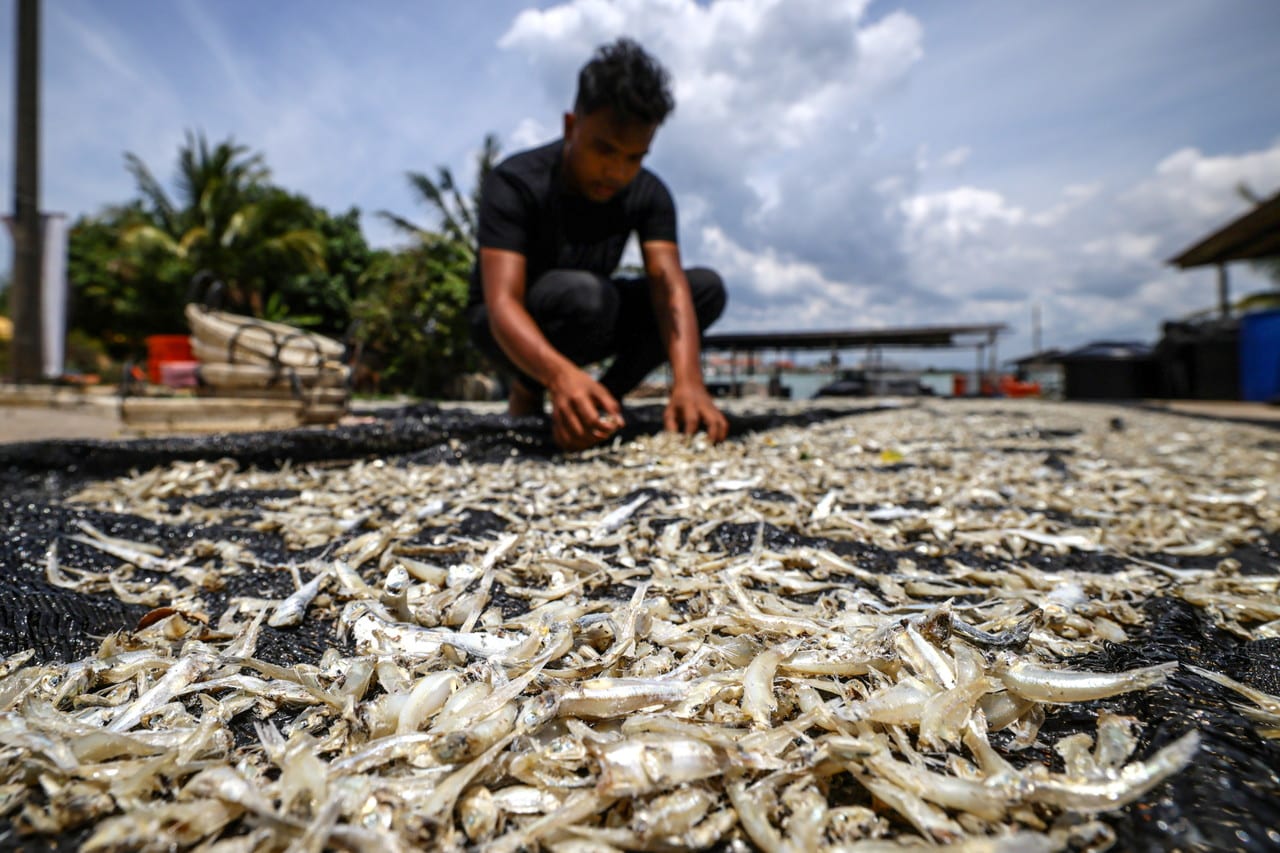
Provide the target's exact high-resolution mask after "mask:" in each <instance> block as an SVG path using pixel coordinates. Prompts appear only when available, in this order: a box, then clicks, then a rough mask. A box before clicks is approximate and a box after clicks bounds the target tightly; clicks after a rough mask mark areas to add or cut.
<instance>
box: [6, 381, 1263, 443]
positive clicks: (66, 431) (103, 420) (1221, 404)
mask: <svg viewBox="0 0 1280 853" xmlns="http://www.w3.org/2000/svg"><path fill="white" fill-rule="evenodd" d="M643 402H644V403H651V402H658V401H652V400H645V401H643ZM721 402H722V403H723V404H724V406H725V408H726V409H737V408H755V407H758V406H761V405H765V406H767V405H769V404H770V402H780V401H768V400H765V399H763V398H761V399H758V400H757V399H752V400H750V401H748V400H741V401H737V400H732V401H721ZM827 402H828V403H829V402H830V401H827ZM355 405H356V407H357V408H361V409H368V408H370V407H374V406H378V405H388V404H378V403H367V402H365V401H357V402H356V403H355ZM397 405H399V404H397ZM441 405H442V407H446V408H455V407H461V408H467V409H469V410H471V411H474V412H484V413H497V412H501V411H503V410H504V409H505V404H502V403H442V404H441ZM789 405H797V404H795V403H792V404H789ZM1142 405H1143V406H1144V407H1146V408H1155V409H1160V410H1163V411H1169V412H1176V413H1179V414H1185V415H1189V416H1193V417H1207V418H1214V419H1222V420H1233V421H1244V422H1249V423H1259V424H1268V425H1269V424H1274V425H1275V426H1276V427H1280V406H1271V405H1265V404H1262V403H1244V402H1239V401H1230V400H1223V401H1204V400H1151V401H1145V402H1144V403H1143V404H1142ZM131 437H134V436H133V435H132V434H131V433H130V431H129V430H128V429H126V428H125V426H124V425H123V424H122V423H121V421H120V407H119V398H118V397H116V396H115V395H114V394H112V393H110V391H109V389H100V390H95V391H93V392H88V393H86V392H81V391H76V390H74V389H65V388H49V387H43V386H35V387H33V386H26V387H23V388H15V387H14V386H0V443H4V442H21V441H43V440H46V439H119V438H131Z"/></svg>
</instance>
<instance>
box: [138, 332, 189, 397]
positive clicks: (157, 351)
mask: <svg viewBox="0 0 1280 853" xmlns="http://www.w3.org/2000/svg"><path fill="white" fill-rule="evenodd" d="M146 344H147V381H148V382H150V383H151V384H153V385H159V384H160V380H161V375H160V365H162V364H164V363H165V362H167V361H193V360H194V357H193V356H192V354H191V337H190V336H189V335H151V336H150V337H149V338H147V339H146Z"/></svg>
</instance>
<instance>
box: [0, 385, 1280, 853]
mask: <svg viewBox="0 0 1280 853" xmlns="http://www.w3.org/2000/svg"><path fill="white" fill-rule="evenodd" d="M1015 405H1016V404H1013V403H1004V404H1000V405H999V406H989V405H988V406H984V405H981V404H972V403H971V404H954V405H951V406H942V405H940V404H932V405H929V406H919V407H914V408H906V409H901V410H897V411H890V412H881V413H876V414H871V415H864V416H861V417H859V418H857V419H850V420H837V421H832V422H828V423H824V424H818V425H813V426H809V427H807V428H794V427H787V428H782V429H777V430H773V431H769V432H764V433H758V434H755V435H749V436H746V437H743V438H741V439H739V440H736V441H734V442H730V443H727V444H725V445H722V446H719V447H707V446H705V444H704V443H703V441H702V440H701V439H695V440H693V441H690V440H688V439H684V438H682V437H679V436H672V435H659V436H653V437H639V438H636V439H634V440H632V441H629V442H625V443H619V444H617V445H615V446H609V447H603V448H599V449H596V450H593V451H590V452H588V453H586V454H583V455H582V456H580V457H578V458H576V459H574V460H572V461H566V462H565V463H564V464H560V465H551V464H548V463H546V462H544V461H540V460H530V459H524V460H519V459H517V460H509V461H505V462H501V463H484V464H477V463H469V462H465V461H463V462H461V463H459V464H454V465H422V464H414V463H408V462H406V463H403V464H396V463H394V462H393V461H391V460H371V461H362V462H356V463H351V464H349V465H342V466H333V465H325V466H320V465H303V466H290V467H286V468H284V469H283V470H278V471H261V470H256V469H252V468H249V469H241V468H240V467H238V466H237V465H235V464H234V463H230V462H226V461H215V462H184V463H175V464H172V465H168V466H163V467H160V468H156V469H153V470H151V471H146V472H141V473H138V474H135V475H130V476H127V477H121V478H117V479H114V480H106V481H101V482H98V483H94V484H91V485H90V486H88V487H86V488H84V489H83V490H82V491H81V492H80V493H79V494H78V495H76V496H75V498H74V504H75V505H76V506H78V507H81V508H83V509H85V510H96V511H102V512H127V513H129V514H131V515H133V516H135V517H139V518H147V519H151V520H153V521H154V522H155V523H156V524H157V525H161V526H164V525H184V526H186V527H187V528H188V529H191V530H194V531H196V535H195V536H194V537H181V538H175V539H167V540H164V541H163V542H160V541H157V542H130V541H128V540H127V539H125V538H122V537H119V536H111V535H108V534H107V533H105V532H102V531H101V530H98V529H97V528H94V527H86V528H84V529H82V530H81V531H79V532H77V533H74V534H73V535H68V536H66V537H64V540H65V541H61V542H57V543H50V545H51V547H49V548H48V549H47V551H46V552H44V553H46V566H45V571H46V575H47V577H48V579H49V582H50V583H52V584H55V585H58V586H63V587H66V588H69V589H83V590H91V591H93V592H94V593H95V594H102V595H106V594H114V595H116V596H117V597H119V598H121V599H122V600H139V601H142V600H145V601H153V600H154V602H155V604H156V605H158V606H160V607H161V608H162V609H160V610H157V611H156V615H155V616H154V618H153V619H152V620H149V621H148V622H147V623H146V624H143V625H140V626H139V627H138V628H137V629H136V630H133V631H127V632H120V633H117V634H113V635H111V636H109V637H107V638H106V639H105V640H104V641H103V643H102V645H101V648H100V650H99V651H98V653H97V654H96V655H93V656H91V657H89V658H86V659H84V660H80V661H73V662H70V663H66V664H32V663H31V656H30V655H25V656H23V655H15V656H13V657H11V658H10V659H9V660H7V661H4V662H3V663H2V664H0V744H2V745H3V747H4V749H3V751H0V791H3V792H4V798H3V799H2V800H0V802H2V803H3V804H4V805H5V807H6V809H7V811H8V813H10V814H12V815H15V816H16V817H15V818H14V825H15V827H17V828H18V829H21V830H24V831H26V832H30V833H35V834H45V835H53V834H56V833H59V832H63V831H65V830H67V829H68V828H72V827H77V826H80V827H86V828H87V829H86V830H85V831H86V832H87V838H86V839H85V844H84V849H87V850H106V849H122V848H134V847H156V848H158V847H168V846H194V845H197V844H202V843H209V844H213V843H215V842H218V841H222V842H224V843H227V844H236V845H241V846H245V847H247V848H253V847H258V846H261V847H264V848H269V849H284V848H286V847H289V846H296V847H297V848H298V849H321V848H323V847H325V846H337V847H360V848H370V849H373V848H376V849H387V850H397V849H405V850H407V849H421V848H433V849H463V848H468V847H472V846H475V845H482V846H484V848H485V849H489V850H518V849H529V848H533V847H536V846H538V845H542V846H545V847H548V848H550V849H565V850H569V849H577V848H579V847H580V848H582V849H610V848H614V849H672V848H686V847H709V846H713V845H716V844H730V843H734V842H742V843H750V844H753V845H755V846H757V847H759V848H761V849H766V850H800V849H804V850H809V849H824V848H835V849H838V848H842V847H846V846H851V845H854V844H859V843H863V844H867V845H874V844H878V843H882V842H883V843H885V844H888V843H894V842H896V843H902V844H908V843H953V844H957V845H960V846H962V847H970V848H972V849H984V850H985V849H1011V850H1012V849H1018V850H1025V849H1041V850H1059V849H1066V848H1068V847H1076V848H1086V847H1097V848H1101V847H1103V846H1106V842H1107V839H1108V833H1109V832H1110V829H1109V827H1108V825H1107V824H1106V823H1105V822H1101V821H1099V820H1098V819H1097V816H1098V815H1099V814H1102V815H1106V814H1109V813H1113V812H1115V810H1117V809H1119V808H1120V807H1122V806H1123V805H1125V804H1126V803H1131V802H1135V801H1138V800H1140V799H1141V798H1143V797H1145V796H1147V795H1149V794H1150V792H1151V791H1152V790H1154V789H1155V788H1156V787H1158V786H1159V785H1161V784H1162V783H1163V782H1164V781H1165V780H1167V779H1168V778H1170V777H1171V776H1172V775H1174V774H1176V773H1177V772H1178V771H1180V770H1181V769H1182V768H1184V767H1185V766H1186V765H1187V764H1188V763H1189V762H1192V761H1194V760H1195V756H1196V755H1197V750H1198V749H1199V744H1200V737H1199V736H1198V735H1197V734H1196V733H1194V732H1189V733H1186V734H1185V735H1183V736H1181V737H1179V738H1177V739H1176V740H1174V741H1172V742H1171V743H1169V744H1167V745H1165V746H1164V747H1162V748H1161V749H1159V750H1156V751H1155V752H1153V753H1150V754H1147V755H1145V756H1143V755H1141V754H1140V753H1139V752H1138V744H1139V738H1138V733H1139V731H1140V724H1139V722H1138V721H1137V720H1136V719H1135V718H1133V717H1127V716H1122V715H1115V714H1109V713H1107V712H1102V713H1098V712H1096V711H1089V710H1085V709H1084V706H1080V707H1081V713H1082V714H1086V715H1088V714H1093V715H1095V716H1096V724H1095V725H1094V727H1093V728H1092V729H1090V730H1086V731H1083V732H1077V733H1073V734H1070V735H1067V736H1064V737H1061V738H1058V739H1057V740H1056V741H1055V742H1054V744H1053V746H1054V748H1055V750H1056V751H1057V753H1058V754H1059V755H1060V756H1062V764H1061V769H1060V770H1053V769H1051V767H1050V766H1048V764H1047V763H1045V762H1041V761H1038V760H1035V756H1036V754H1037V753H1036V749H1037V746H1036V745H1037V742H1038V740H1040V739H1041V738H1044V737H1046V734H1045V728H1044V724H1045V721H1046V719H1047V718H1048V715H1051V714H1052V713H1054V710H1053V706H1056V705H1059V704H1060V703H1071V704H1078V703H1081V702H1085V701H1088V700H1093V699H1096V698H1098V697H1101V696H1113V695H1116V694H1117V693H1119V692H1121V691H1127V690H1136V691H1141V690H1149V689H1152V688H1153V687H1155V686H1156V685H1157V684H1158V683H1160V682H1161V681H1162V680H1163V679H1166V678H1170V677H1172V676H1171V672H1172V671H1174V670H1175V669H1176V665H1174V664H1170V665H1166V666H1162V667H1154V668H1152V667H1133V668H1132V669H1131V670H1130V671H1128V672H1122V673H1110V674H1088V675H1084V674H1080V673H1077V672H1076V671H1075V670H1074V669H1073V668H1072V667H1068V666H1065V665H1064V664H1063V660H1064V659H1067V658H1071V657H1075V656H1078V655H1081V654H1084V653H1088V652H1091V651H1096V650H1097V649H1099V648H1102V647H1104V644H1107V643H1114V642H1117V641H1122V640H1123V639H1124V638H1125V636H1126V634H1127V632H1128V631H1131V630H1134V629H1136V628H1137V627H1138V626H1140V625H1141V623H1142V619H1143V616H1142V613H1141V611H1140V610H1139V609H1138V607H1137V606H1136V603H1137V602H1140V601H1141V600H1143V599H1147V598H1152V597H1154V596H1158V595H1164V596H1168V595H1173V596H1177V597H1180V598H1181V599H1183V600H1185V601H1187V602H1189V603H1191V604H1193V605H1196V606H1198V607H1201V608H1204V609H1205V610H1206V611H1207V612H1211V613H1212V614H1213V615H1214V616H1215V618H1216V619H1217V620H1218V622H1219V624H1221V625H1222V626H1223V627H1224V628H1226V629H1228V630H1230V631H1232V632H1233V633H1235V634H1237V635H1238V636H1242V637H1250V638H1265V637H1274V636H1276V631H1277V628H1276V626H1277V625H1278V624H1280V611H1278V610H1277V608H1276V605H1275V600H1276V593H1277V591H1278V590H1277V586H1278V584H1277V578H1276V577H1275V576H1274V575H1270V576H1267V575H1260V576H1250V575H1243V574H1240V573H1239V572H1238V570H1237V569H1238V566H1236V565H1233V563H1232V561H1231V560H1229V559H1225V558H1226V556H1227V555H1228V554H1229V553H1230V552H1231V551H1232V550H1233V549H1237V548H1242V547H1248V546H1256V545H1257V543H1258V542H1259V539H1260V537H1265V536H1267V535H1274V533H1275V531H1277V530H1278V529H1280V517H1278V515H1280V509H1278V507H1280V501H1276V500H1275V499H1274V495H1275V493H1276V491H1277V489H1278V488H1280V485H1278V484H1280V454H1277V452H1276V451H1275V450H1274V449H1270V450H1269V449H1266V447H1265V446H1264V443H1263V439H1261V438H1260V437H1259V436H1260V433H1258V432H1257V431H1256V430H1253V429H1252V428H1246V427H1235V426H1228V425H1221V424H1205V425H1197V428H1196V431H1195V433H1194V434H1193V433H1192V432H1191V431H1188V430H1187V429H1186V424H1185V422H1183V421H1180V420H1178V419H1176V418H1171V417H1168V416H1161V415H1156V414H1150V413H1142V412H1129V411H1126V412H1125V419H1126V422H1127V424H1128V425H1129V427H1130V428H1129V429H1126V430H1125V431H1124V432H1123V433H1117V432H1115V431H1114V430H1112V429H1111V428H1110V425H1109V423H1110V421H1109V419H1110V418H1112V417H1114V415H1113V414H1112V410H1108V409H1082V408H1078V407H1072V406H1055V405H1051V404H1043V403H1037V404H1034V405H1025V406H1018V407H1017V408H1016V409H1015V408H1014V407H1015ZM1011 412H1012V414H1011ZM1015 415H1016V416H1017V417H1025V418H1027V419H1028V420H1029V421H1031V422H1032V423H1034V424H1035V427H1036V428H1034V429H1028V430H1019V431H1018V432H1017V433H1016V434H1015V435H1014V436H1013V437H1011V436H1010V435H1009V424H1010V421H1011V418H1012V417H1014V416H1015ZM1046 437H1049V438H1052V439H1053V444H1052V445H1048V444H1046ZM1135 437H1137V438H1135ZM1011 441H1012V442H1013V443H1014V444H1013V445H1010V442H1011ZM1011 446H1012V447H1013V448H1014V449H1016V450H1026V451H1027V452H1025V453H1023V452H1018V453H1010V452H1007V451H1008V450H1009V448H1010V447H1011ZM1046 447H1049V448H1050V450H1045V448H1046ZM985 448H995V449H993V450H987V449H985ZM1206 448H1211V449H1206ZM1242 448H1249V449H1248V450H1244V449H1242ZM1232 449H1235V450H1232ZM1048 457H1052V460H1053V461H1052V464H1050V462H1049V461H1046V459H1047V458H1048ZM1064 459H1067V460H1069V461H1066V462H1064V461H1063V460H1064ZM760 484H766V485H767V486H768V491H767V492H759V493H756V492H752V491H748V490H750V489H753V488H754V487H755V486H757V485H760ZM246 493H253V494H259V495H263V496H264V497H263V498H262V499H261V501H260V502H259V504H258V505H257V506H253V505H252V502H250V506H248V507H246V505H245V502H243V501H238V500H227V501H222V502H220V501H218V500H209V499H208V498H209V497H210V496H216V495H243V494H246ZM779 494H781V495H786V496H788V497H789V498H790V500H788V501H781V500H777V499H775V496H776V495H779ZM1268 498H1271V499H1268ZM228 530H235V531H238V532H239V533H241V534H244V535H240V536H237V537H234V538H230V537H227V536H226V535H225V534H226V532H227V531H228ZM200 531H208V532H209V536H208V537H204V538H202V537H201V535H200ZM249 534H252V535H249ZM495 535H496V536H495ZM253 536H264V537H274V538H275V539H277V540H279V541H282V542H283V543H285V545H286V546H287V547H288V549H289V550H290V556H289V560H288V567H290V568H291V569H292V571H291V573H290V578H289V581H288V582H287V585H285V586H284V587H282V586H281V585H280V584H278V583H277V584H276V585H274V586H271V585H270V584H266V585H260V586H258V587H255V586H254V585H253V583H246V584H240V583H238V582H237V589H238V592H236V593H235V594H227V593H226V592H224V591H223V587H222V586H221V585H222V584H225V583H227V582H229V581H237V579H240V578H246V577H247V578H250V579H254V578H256V579H265V578H269V577H271V576H272V575H273V573H274V574H275V575H276V576H280V575H281V568H280V561H279V560H278V559H277V560H271V559H268V558H266V557H265V556H262V555H260V554H259V553H255V551H254V548H253V547H251V545H248V544H246V543H251V542H253V541H256V540H254V539H253V538H252V537H253ZM73 546H74V547H73ZM974 554H980V555H981V556H982V558H983V559H982V560H981V561H975V560H973V559H972V558H971V557H972V555H974ZM1204 554H1209V555H1215V556H1216V557H1217V558H1218V560H1217V562H1216V564H1210V565H1207V566H1205V567H1203V568H1196V569H1187V568H1182V567H1176V566H1168V565H1165V563H1167V562H1169V561H1171V560H1173V559H1175V558H1176V559H1182V558H1186V557H1188V556H1190V557H1194V558H1196V559H1203V558H1202V557H1195V555H1204ZM303 568H305V569H306V571H307V572H308V574H309V575H310V580H309V581H306V582H304V581H303V580H302V576H301V571H300V570H301V569H303ZM1092 568H1099V569H1102V571H1092V570H1090V569H1092ZM140 572H148V573H149V574H145V575H144V574H139V573H140ZM161 578H162V579H163V580H161ZM312 624H319V625H324V626H332V632H333V633H332V635H331V636H329V642H330V647H329V648H328V649H327V650H326V651H324V652H323V654H317V655H316V656H315V657H313V658H312V659H310V660H305V661H303V662H301V663H293V664H291V665H282V664H279V663H273V662H271V661H270V660H267V659H265V658H264V656H263V655H262V649H263V646H264V643H265V637H267V636H268V635H269V631H270V630H280V629H284V630H292V631H300V630H302V629H304V628H306V627H307V626H308V625H312ZM264 626H265V628H264ZM264 631H267V632H268V633H264ZM1205 672H1206V673H1207V671H1205ZM1205 677H1206V678H1209V679H1210V680H1211V682H1212V681H1215V680H1216V681H1217V683H1219V684H1224V685H1227V687H1228V688H1229V689H1232V690H1237V691H1239V690H1240V687H1237V686H1236V685H1237V684H1238V682H1236V681H1234V680H1232V679H1229V678H1226V677H1225V676H1222V678H1219V679H1214V678H1213V676H1212V675H1209V674H1206V676H1205ZM1240 695H1242V696H1244V697H1246V698H1247V699H1249V700H1250V701H1251V702H1253V703H1254V705H1253V706H1252V707H1251V709H1250V710H1251V713H1253V714H1254V716H1255V717H1256V718H1257V719H1258V721H1259V722H1260V723H1262V724H1263V725H1271V724H1274V722H1275V720H1274V717H1275V709H1274V708H1273V707H1272V703H1273V697H1270V696H1268V695H1267V694H1265V693H1262V692H1261V691H1256V692H1254V693H1248V692H1244V691H1241V693H1240ZM245 719H251V720H253V721H254V722H255V728H254V732H255V735H256V742H255V743H250V744H245V743H238V742H237V741H236V739H234V738H232V737H231V736H230V734H229V730H228V727H229V726H230V725H232V724H233V723H234V722H235V721H237V720H240V721H243V720H245ZM997 731H999V732H1000V736H999V738H997V739H996V741H997V742H996V743H994V744H993V741H992V739H991V734H992V733H994V732H997ZM1095 742H1096V743H1095ZM1023 753H1025V755H1026V756H1030V758H1025V757H1024V758H1021V759H1020V758H1019V756H1020V754H1023ZM33 767H39V768H40V771H39V791H38V792H37V791H36V786H35V783H33V781H32V779H33V775H34V774H32V772H31V768H33ZM840 786H843V787H844V789H845V790H844V792H842V793H841V792H838V790H837V789H838V788H839V787H840ZM849 790H853V791H855V792H856V793H854V794H852V795H850V794H849V793H848V791H849ZM873 797H874V799H873ZM876 803H879V804H880V805H881V806H882V807H883V808H879V809H877V808H873V806H874V805H876ZM1072 815H1073V816H1074V817H1073V818H1072V819H1070V820H1059V819H1058V818H1060V817H1063V816H1072Z"/></svg>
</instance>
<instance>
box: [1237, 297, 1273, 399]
mask: <svg viewBox="0 0 1280 853" xmlns="http://www.w3.org/2000/svg"><path fill="white" fill-rule="evenodd" d="M1240 396H1241V397H1243V398H1244V399H1246V400H1257V401H1262V402H1268V401H1271V400H1276V399H1280V309H1275V310H1273V311H1257V312H1255V313H1253V314H1245V315H1244V316H1243V317H1241V318H1240Z"/></svg>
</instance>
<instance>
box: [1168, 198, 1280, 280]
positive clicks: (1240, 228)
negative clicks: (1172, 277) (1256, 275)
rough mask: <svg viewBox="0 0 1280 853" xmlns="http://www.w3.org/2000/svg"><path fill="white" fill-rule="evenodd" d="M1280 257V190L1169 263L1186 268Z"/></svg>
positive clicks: (1171, 259)
mask: <svg viewBox="0 0 1280 853" xmlns="http://www.w3.org/2000/svg"><path fill="white" fill-rule="evenodd" d="M1276 256H1280V193H1276V194H1275V195H1274V196H1272V197H1271V198H1269V199H1267V200H1266V201H1264V202H1262V203H1261V204H1259V205H1258V206H1257V207H1255V208H1254V209H1253V210H1251V211H1249V212H1248V213H1246V214H1245V215H1243V216H1241V217H1240V218H1238V219H1236V220H1234V221H1233V222H1231V223H1229V224H1227V225H1225V226H1224V227H1222V228H1220V229H1219V230H1217V231H1215V232H1213V233H1212V234H1210V235H1209V236H1208V237H1205V238H1204V239H1203V240H1201V241H1200V242H1199V243H1196V244H1195V245H1194V246H1192V247H1191V248H1189V249H1186V250H1185V251H1183V252H1182V254H1180V255H1178V256H1177V257H1174V258H1170V259H1169V263H1171V264H1173V265H1174V266H1177V267H1180V268H1182V269H1187V268H1188V267H1202V266H1208V265H1212V264H1225V263H1227V262H1228V261H1247V260H1256V259H1258V258H1271V257H1276Z"/></svg>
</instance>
